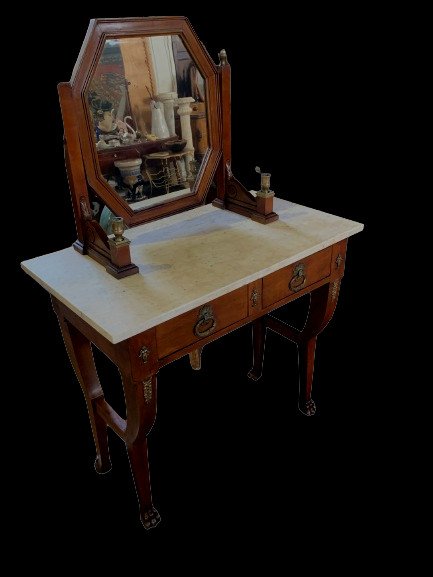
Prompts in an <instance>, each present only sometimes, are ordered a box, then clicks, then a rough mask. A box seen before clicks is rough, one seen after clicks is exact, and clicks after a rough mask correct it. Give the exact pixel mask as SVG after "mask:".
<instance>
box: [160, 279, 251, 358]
mask: <svg viewBox="0 0 433 577" xmlns="http://www.w3.org/2000/svg"><path fill="white" fill-rule="evenodd" d="M247 314H248V291H247V287H246V286H245V287H242V288H240V289H237V290H235V291H233V292H231V293H229V294H227V295H224V296H222V297H220V298H218V299H215V300H214V301H211V302H210V303H207V304H206V305H203V306H201V307H198V308H196V309H194V310H192V311H189V312H188V313H184V314H183V315H180V316H178V317H176V318H174V319H170V320H169V321H167V322H165V323H163V324H161V325H159V326H158V327H157V328H156V341H157V345H158V356H159V358H163V357H166V356H167V355H169V354H171V353H174V352H175V351H178V350H180V349H182V348H184V347H187V346H188V345H191V344H193V343H195V342H197V343H198V342H199V341H200V340H201V339H203V338H205V337H207V336H210V335H212V334H214V333H215V334H216V333H218V331H220V330H222V329H224V328H226V327H228V326H230V325H231V324H233V323H235V322H236V321H239V320H241V319H243V318H245V317H246V316H247Z"/></svg>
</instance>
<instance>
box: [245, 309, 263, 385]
mask: <svg viewBox="0 0 433 577" xmlns="http://www.w3.org/2000/svg"><path fill="white" fill-rule="evenodd" d="M252 329H253V367H252V369H251V370H250V372H249V373H248V378H249V379H253V380H254V381H258V380H259V379H260V377H261V376H262V370H263V357H264V353H265V340H266V327H265V319H264V317H260V318H258V319H256V320H255V321H253V322H252Z"/></svg>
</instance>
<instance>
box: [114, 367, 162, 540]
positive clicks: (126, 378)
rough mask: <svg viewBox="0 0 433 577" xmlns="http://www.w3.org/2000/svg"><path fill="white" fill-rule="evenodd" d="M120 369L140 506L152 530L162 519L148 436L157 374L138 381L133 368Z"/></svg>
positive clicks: (154, 403) (143, 520) (128, 446)
mask: <svg viewBox="0 0 433 577" xmlns="http://www.w3.org/2000/svg"><path fill="white" fill-rule="evenodd" d="M119 368H120V373H121V375H122V382H123V387H124V392H125V401H126V410H127V415H128V418H127V428H126V434H125V443H126V448H127V450H128V457H129V463H130V466H131V472H132V476H133V479H134V484H135V490H136V493H137V498H138V502H139V506H140V517H141V522H142V523H143V526H144V528H145V529H152V528H153V527H156V525H158V523H159V522H160V521H161V517H160V516H159V513H158V511H157V510H156V509H155V507H154V506H153V502H152V491H151V486H150V474H149V459H148V454H147V436H148V434H149V433H150V430H151V428H152V426H153V423H154V421H155V417H156V374H153V375H149V377H148V378H147V379H145V380H144V381H135V380H134V379H133V378H132V375H131V373H130V369H129V367H125V368H124V369H122V368H121V367H119Z"/></svg>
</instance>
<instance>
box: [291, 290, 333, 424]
mask: <svg viewBox="0 0 433 577" xmlns="http://www.w3.org/2000/svg"><path fill="white" fill-rule="evenodd" d="M340 280H341V279H337V280H335V281H334V282H331V283H328V284H325V285H323V286H321V287H319V288H318V289H316V290H314V291H313V292H312V293H311V301H310V309H309V312H308V318H307V321H306V323H305V326H304V328H303V330H302V331H301V333H300V335H299V340H298V343H297V344H298V357H299V410H300V411H301V413H303V414H304V415H307V416H308V417H311V416H312V415H314V413H315V412H316V405H315V403H314V401H313V399H312V398H311V389H312V385H313V373H314V356H315V351H316V341H317V335H318V334H319V333H321V332H322V331H323V329H324V328H325V327H326V325H327V324H328V323H329V321H330V320H331V318H332V315H333V314H334V311H335V307H336V305H337V300H338V291H339V287H340Z"/></svg>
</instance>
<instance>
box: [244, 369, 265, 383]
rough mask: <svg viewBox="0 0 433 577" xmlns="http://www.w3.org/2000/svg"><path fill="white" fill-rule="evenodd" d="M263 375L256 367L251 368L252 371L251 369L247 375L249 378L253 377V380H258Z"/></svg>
mask: <svg viewBox="0 0 433 577" xmlns="http://www.w3.org/2000/svg"><path fill="white" fill-rule="evenodd" d="M261 376H262V373H256V372H255V370H254V369H251V371H249V373H248V375H247V377H248V378H249V379H252V380H253V381H258V380H259V379H260V378H261Z"/></svg>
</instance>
